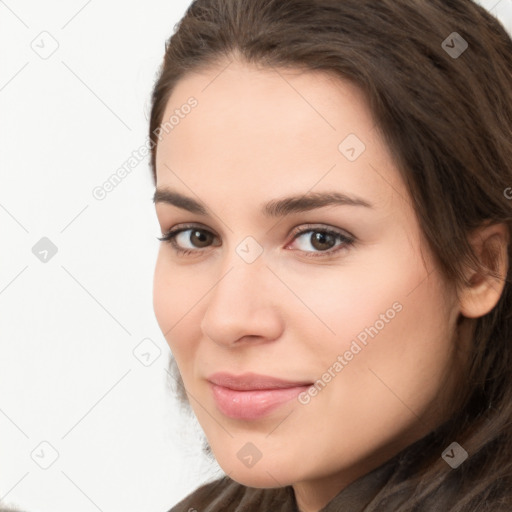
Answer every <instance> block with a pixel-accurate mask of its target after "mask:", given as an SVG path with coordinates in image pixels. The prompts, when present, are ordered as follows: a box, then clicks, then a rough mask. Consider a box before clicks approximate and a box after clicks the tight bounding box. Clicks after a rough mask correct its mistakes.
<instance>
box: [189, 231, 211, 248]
mask: <svg viewBox="0 0 512 512" xmlns="http://www.w3.org/2000/svg"><path fill="white" fill-rule="evenodd" d="M192 236H194V237H197V238H198V239H199V245H201V243H207V242H208V237H207V236H206V234H205V233H203V232H202V231H193V232H192Z"/></svg>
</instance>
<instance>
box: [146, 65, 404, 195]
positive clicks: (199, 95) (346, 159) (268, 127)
mask: <svg viewBox="0 0 512 512" xmlns="http://www.w3.org/2000/svg"><path fill="white" fill-rule="evenodd" d="M191 97H193V98H194V99H195V100H196V101H197V105H196V106H195V107H194V108H193V109H191V110H190V109H188V108H187V109H184V110H181V109H182V107H183V105H186V104H187V102H188V101H189V99H190V98H191ZM184 111H187V112H189V113H188V114H184V113H183V112H184ZM180 113H181V115H179V122H178V123H177V124H173V127H172V129H170V130H169V132H168V133H165V132H162V138H161V141H160V142H159V144H158V147H157V158H156V164H157V166H156V167H157V184H158V185H176V187H175V188H180V189H181V190H182V191H185V190H184V188H183V183H181V184H180V182H179V181H180V180H179V178H178V177H179V176H181V177H186V179H187V183H188V184H189V186H192V187H193V188H194V189H197V187H199V188H200V189H204V184H205V183H209V184H210V187H211V184H214V186H215V187H216V189H219V190H225V191H227V190H234V189H237V190H246V189H247V187H248V186H250V187H251V190H252V192H253V193H255V194H256V193H259V192H261V193H264V192H265V191H267V192H266V193H267V194H268V190H269V189H273V190H275V191H276V193H275V194H274V195H275V196H278V195H280V193H279V191H281V192H282V193H283V194H284V193H285V192H286V193H289V192H297V193H300V192H301V191H302V192H303V193H304V192H306V191H307V190H310V189H311V188H312V187H315V186H318V187H320V188H321V187H322V186H325V187H332V186H337V187H340V188H342V189H347V190H350V191H351V192H353V193H355V194H358V195H362V196H363V197H371V198H372V202H373V203H378V202H379V201H381V202H382V201H386V200H388V199H389V196H390V195H391V194H393V192H394V191H397V190H398V189H400V188H401V183H400V182H401V180H400V177H399V175H398V172H397V170H396V169H395V167H394V162H393V161H392V158H391V156H390V153H389V150H388V148H387V147H386V146H385V145H384V143H383V141H382V140H381V138H380V136H379V133H378V131H377V130H376V124H375V121H374V119H373V116H372V114H371V112H370V110H369V109H368V106H367V104H366V100H365V97H364V95H363V93H362V92H361V91H360V90H359V89H358V88H357V87H356V86H355V85H354V84H352V83H350V82H348V81H345V80H341V79H339V78H335V77H334V76H333V75H332V74H327V73H324V72H312V71H303V70H293V69H286V70H285V69H278V68H273V69H270V68H261V67H256V66H254V65H250V64H246V63H241V62H239V61H231V62H229V61H227V62H226V63H223V64H219V65H218V66H216V67H214V68H210V69H205V70H202V71H201V72H200V73H193V74H189V75H187V76H185V77H184V78H183V79H182V80H180V81H179V82H178V83H177V85H176V87H175V89H174V91H173V93H172V95H171V97H170V99H169V102H168V104H167V107H166V110H165V113H164V116H163V122H165V121H166V120H168V119H170V118H171V117H172V116H173V115H174V116H175V118H176V114H180ZM175 120H177V118H176V119H175ZM354 156H355V157H356V158H355V159H354ZM170 169H171V170H172V171H173V172H170ZM210 190H211V188H210ZM402 192H403V194H405V190H403V187H402Z"/></svg>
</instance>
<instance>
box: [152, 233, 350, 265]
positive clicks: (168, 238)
mask: <svg viewBox="0 0 512 512" xmlns="http://www.w3.org/2000/svg"><path fill="white" fill-rule="evenodd" d="M190 230H195V231H201V232H206V233H210V234H212V235H213V233H211V231H209V230H207V229H204V228H201V227H199V226H195V225H190V226H182V227H181V228H177V229H172V230H170V231H168V232H167V233H165V234H164V235H163V236H162V237H157V239H158V240H160V241H161V242H166V243H168V244H170V245H171V247H172V248H173V250H174V251H175V252H176V254H178V255H180V256H188V255H192V254H198V253H200V252H203V250H202V249H182V248H181V247H179V246H178V244H177V243H176V240H175V238H176V237H177V236H178V235H179V234H180V233H182V232H184V231H190ZM306 233H324V234H327V235H332V236H334V237H336V238H337V239H339V240H341V242H342V243H341V244H339V245H338V246H335V247H337V249H329V250H327V251H316V252H315V251H303V252H305V254H306V257H308V258H322V257H328V256H332V255H333V254H337V253H338V252H340V251H343V250H348V249H349V248H350V247H351V246H352V245H353V244H354V243H355V237H353V236H347V235H344V234H343V233H341V232H339V231H335V230H333V229H328V228H320V227H309V228H308V229H302V230H294V232H293V233H292V234H293V239H292V242H294V241H295V240H296V239H297V238H299V237H300V236H302V235H304V234H306ZM210 247H211V246H210Z"/></svg>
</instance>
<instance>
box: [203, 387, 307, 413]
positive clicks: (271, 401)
mask: <svg viewBox="0 0 512 512" xmlns="http://www.w3.org/2000/svg"><path fill="white" fill-rule="evenodd" d="M210 386H211V388H212V391H213V398H214V399H215V403H216V404H217V407H218V408H219V410H220V411H221V412H222V413H223V414H224V415H225V416H228V417H229V418H234V419H238V420H256V419H258V418H262V417H263V416H266V415H267V414H269V413H270V412H272V411H273V410H274V409H277V408H278V407H280V406H281V405H283V404H285V403H286V402H289V401H290V400H293V399H294V398H295V397H297V395H299V394H300V393H302V392H303V391H306V390H307V389H309V388H310V387H311V385H307V386H297V387H293V388H279V389H257V390H252V391H235V390H234V389H229V388H225V387H222V386H217V385H216V384H213V383H210Z"/></svg>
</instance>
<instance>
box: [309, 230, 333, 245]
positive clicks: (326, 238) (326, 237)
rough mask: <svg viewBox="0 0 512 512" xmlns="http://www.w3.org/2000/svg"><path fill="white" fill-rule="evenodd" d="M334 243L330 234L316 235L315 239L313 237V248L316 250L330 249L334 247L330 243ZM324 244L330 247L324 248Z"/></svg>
mask: <svg viewBox="0 0 512 512" xmlns="http://www.w3.org/2000/svg"><path fill="white" fill-rule="evenodd" d="M332 241H333V236H332V235H330V234H328V233H319V232H317V233H315V234H314V237H313V244H312V245H313V247H315V249H330V248H331V247H332V244H330V243H329V242H332ZM318 243H319V244H320V247H318V246H317V245H318ZM322 244H324V245H325V244H327V245H328V246H329V247H325V246H324V247H322Z"/></svg>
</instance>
